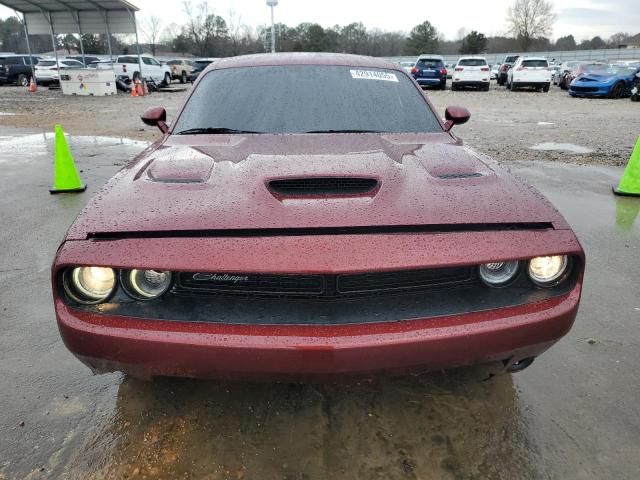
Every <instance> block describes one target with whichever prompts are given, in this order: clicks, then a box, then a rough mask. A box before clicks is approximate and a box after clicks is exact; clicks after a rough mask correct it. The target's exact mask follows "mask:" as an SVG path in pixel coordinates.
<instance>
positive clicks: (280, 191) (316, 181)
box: [268, 177, 379, 197]
mask: <svg viewBox="0 0 640 480" xmlns="http://www.w3.org/2000/svg"><path fill="white" fill-rule="evenodd" d="M268 187H269V190H270V191H271V193H273V194H274V195H275V196H277V197H356V196H366V195H372V194H373V193H375V192H376V191H377V190H378V188H379V182H378V180H376V179H375V178H362V177H302V178H285V179H279V180H271V181H270V182H269V183H268Z"/></svg>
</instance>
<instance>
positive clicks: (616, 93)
mask: <svg viewBox="0 0 640 480" xmlns="http://www.w3.org/2000/svg"><path fill="white" fill-rule="evenodd" d="M625 90H626V89H625V86H624V83H622V82H618V83H616V84H615V85H614V86H613V88H612V89H611V92H610V93H609V98H614V99H616V98H622V97H624V95H625Z"/></svg>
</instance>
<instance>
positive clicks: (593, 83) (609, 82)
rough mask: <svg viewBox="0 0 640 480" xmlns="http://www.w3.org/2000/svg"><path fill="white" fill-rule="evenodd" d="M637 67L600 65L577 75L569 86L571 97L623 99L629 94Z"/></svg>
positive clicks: (638, 69) (639, 69)
mask: <svg viewBox="0 0 640 480" xmlns="http://www.w3.org/2000/svg"><path fill="white" fill-rule="evenodd" d="M639 71H640V68H639V67H627V66H624V65H602V66H599V67H592V68H590V69H589V72H588V73H582V74H580V75H578V76H577V77H576V78H575V79H574V80H573V81H572V82H571V85H570V86H569V95H571V96H572V97H608V98H624V97H628V96H629V95H630V94H631V89H632V88H633V83H634V81H635V78H636V74H637V73H638V72H639Z"/></svg>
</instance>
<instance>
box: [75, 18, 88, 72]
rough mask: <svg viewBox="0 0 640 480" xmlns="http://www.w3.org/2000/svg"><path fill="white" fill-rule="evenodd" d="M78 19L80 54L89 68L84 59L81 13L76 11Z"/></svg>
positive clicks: (85, 64)
mask: <svg viewBox="0 0 640 480" xmlns="http://www.w3.org/2000/svg"><path fill="white" fill-rule="evenodd" d="M76 19H77V20H78V32H80V54H81V55H82V63H84V66H85V67H86V66H87V59H86V58H84V40H83V39H82V25H81V23H80V12H79V11H78V10H76Z"/></svg>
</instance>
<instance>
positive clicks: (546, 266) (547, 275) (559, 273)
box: [529, 255, 569, 287]
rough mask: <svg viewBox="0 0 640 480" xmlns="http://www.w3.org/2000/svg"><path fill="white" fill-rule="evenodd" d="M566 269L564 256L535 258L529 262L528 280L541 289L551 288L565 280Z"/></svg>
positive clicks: (566, 262)
mask: <svg viewBox="0 0 640 480" xmlns="http://www.w3.org/2000/svg"><path fill="white" fill-rule="evenodd" d="M568 267H569V259H568V258H567V256H566V255H554V256H550V257H536V258H533V259H531V260H530V261H529V278H531V280H532V281H533V283H535V284H536V285H539V286H541V287H553V286H555V285H557V284H559V283H560V282H562V281H563V280H564V279H565V278H566V274H567V271H568Z"/></svg>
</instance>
